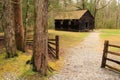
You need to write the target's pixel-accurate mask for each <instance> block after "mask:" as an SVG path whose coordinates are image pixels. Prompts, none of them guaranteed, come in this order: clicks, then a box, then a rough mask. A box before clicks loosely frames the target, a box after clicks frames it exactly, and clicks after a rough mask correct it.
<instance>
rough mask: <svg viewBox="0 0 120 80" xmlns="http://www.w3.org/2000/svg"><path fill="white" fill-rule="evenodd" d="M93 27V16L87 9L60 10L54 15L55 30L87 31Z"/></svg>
mask: <svg viewBox="0 0 120 80" xmlns="http://www.w3.org/2000/svg"><path fill="white" fill-rule="evenodd" d="M93 29H94V17H93V16H92V14H91V13H90V11H89V10H78V11H69V12H60V13H58V15H57V16H56V17H55V30H65V31H89V30H93Z"/></svg>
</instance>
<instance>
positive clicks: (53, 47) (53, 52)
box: [27, 36, 59, 59]
mask: <svg viewBox="0 0 120 80" xmlns="http://www.w3.org/2000/svg"><path fill="white" fill-rule="evenodd" d="M27 45H29V46H33V40H27ZM48 54H49V55H50V56H52V57H53V58H56V59H59V36H55V39H48Z"/></svg>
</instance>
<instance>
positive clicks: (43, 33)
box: [33, 0, 48, 75]
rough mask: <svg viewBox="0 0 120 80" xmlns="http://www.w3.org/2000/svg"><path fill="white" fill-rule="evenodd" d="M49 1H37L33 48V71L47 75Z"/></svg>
mask: <svg viewBox="0 0 120 80" xmlns="http://www.w3.org/2000/svg"><path fill="white" fill-rule="evenodd" d="M47 13H48V0H35V27H34V47H33V70H35V71H37V72H39V73H40V74H41V75H47V55H48V28H47V19H48V16H47Z"/></svg>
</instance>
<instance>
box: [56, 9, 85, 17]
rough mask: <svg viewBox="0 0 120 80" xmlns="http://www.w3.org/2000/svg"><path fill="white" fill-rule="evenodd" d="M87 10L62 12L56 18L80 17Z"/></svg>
mask: <svg viewBox="0 0 120 80" xmlns="http://www.w3.org/2000/svg"><path fill="white" fill-rule="evenodd" d="M86 12H87V10H79V11H69V12H60V13H58V15H57V16H56V17H55V19H80V18H81V17H82V16H83V15H84V14H85V13H86Z"/></svg>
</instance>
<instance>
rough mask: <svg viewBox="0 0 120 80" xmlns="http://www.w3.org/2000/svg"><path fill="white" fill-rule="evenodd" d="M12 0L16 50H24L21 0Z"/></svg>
mask: <svg viewBox="0 0 120 80" xmlns="http://www.w3.org/2000/svg"><path fill="white" fill-rule="evenodd" d="M13 1H14V4H13V10H14V26H15V39H16V47H17V49H18V50H20V51H23V52H25V46H24V29H23V22H22V5H21V0H13Z"/></svg>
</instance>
